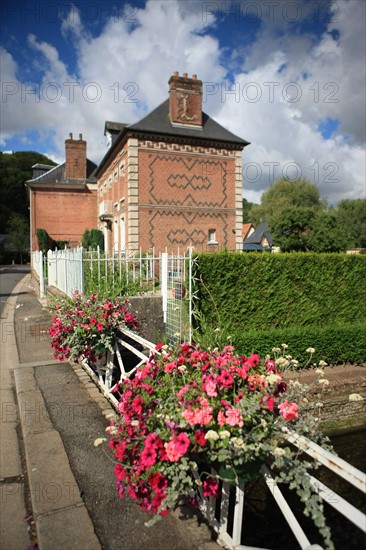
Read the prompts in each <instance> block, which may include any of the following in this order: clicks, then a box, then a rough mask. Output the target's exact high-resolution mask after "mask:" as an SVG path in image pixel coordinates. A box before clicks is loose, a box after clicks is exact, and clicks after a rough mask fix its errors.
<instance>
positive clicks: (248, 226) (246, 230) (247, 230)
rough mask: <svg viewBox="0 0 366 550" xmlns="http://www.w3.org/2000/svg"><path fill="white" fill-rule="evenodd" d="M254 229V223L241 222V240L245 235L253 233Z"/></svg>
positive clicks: (248, 235)
mask: <svg viewBox="0 0 366 550" xmlns="http://www.w3.org/2000/svg"><path fill="white" fill-rule="evenodd" d="M254 231H255V228H254V225H253V224H252V223H243V229H242V234H241V236H242V239H243V241H244V239H246V238H247V237H250V235H252V233H254Z"/></svg>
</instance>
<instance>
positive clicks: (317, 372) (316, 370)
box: [315, 363, 324, 376]
mask: <svg viewBox="0 0 366 550" xmlns="http://www.w3.org/2000/svg"><path fill="white" fill-rule="evenodd" d="M319 365H320V363H319ZM315 373H316V374H320V376H323V374H324V371H323V369H315Z"/></svg>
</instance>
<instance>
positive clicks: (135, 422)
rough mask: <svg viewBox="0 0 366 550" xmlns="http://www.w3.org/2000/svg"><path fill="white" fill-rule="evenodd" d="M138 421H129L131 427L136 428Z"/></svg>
mask: <svg viewBox="0 0 366 550" xmlns="http://www.w3.org/2000/svg"><path fill="white" fill-rule="evenodd" d="M138 425H139V421H138V420H131V426H138Z"/></svg>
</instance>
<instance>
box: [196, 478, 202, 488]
mask: <svg viewBox="0 0 366 550" xmlns="http://www.w3.org/2000/svg"><path fill="white" fill-rule="evenodd" d="M194 482H195V484H196V485H198V487H202V481H201V480H200V479H195V480H194Z"/></svg>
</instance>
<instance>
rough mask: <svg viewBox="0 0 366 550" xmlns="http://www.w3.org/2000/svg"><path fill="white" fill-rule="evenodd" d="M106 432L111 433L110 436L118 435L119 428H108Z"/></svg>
mask: <svg viewBox="0 0 366 550" xmlns="http://www.w3.org/2000/svg"><path fill="white" fill-rule="evenodd" d="M105 431H106V432H107V433H109V435H116V434H117V433H118V428H117V426H107V428H106V429H105Z"/></svg>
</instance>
